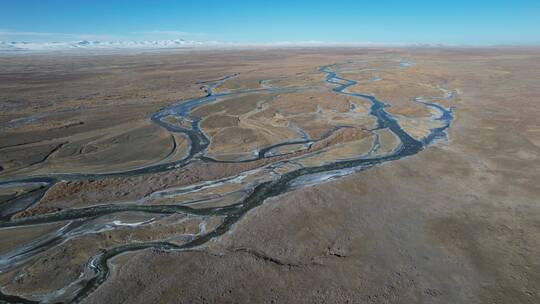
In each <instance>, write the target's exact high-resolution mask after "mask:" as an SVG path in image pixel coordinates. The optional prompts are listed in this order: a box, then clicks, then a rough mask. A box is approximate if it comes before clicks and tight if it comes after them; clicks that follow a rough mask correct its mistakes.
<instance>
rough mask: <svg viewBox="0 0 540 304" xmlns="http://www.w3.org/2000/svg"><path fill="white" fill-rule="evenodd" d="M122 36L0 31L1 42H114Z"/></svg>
mask: <svg viewBox="0 0 540 304" xmlns="http://www.w3.org/2000/svg"><path fill="white" fill-rule="evenodd" d="M119 38H120V36H116V35H104V34H77V33H56V32H30V31H13V30H9V29H0V40H2V39H10V40H12V39H15V40H21V39H24V40H26V39H29V40H45V39H46V40H48V41H51V40H112V39H119Z"/></svg>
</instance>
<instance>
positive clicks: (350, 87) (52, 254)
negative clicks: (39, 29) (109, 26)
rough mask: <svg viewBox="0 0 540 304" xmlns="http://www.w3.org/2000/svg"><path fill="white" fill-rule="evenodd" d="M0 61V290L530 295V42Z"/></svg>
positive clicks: (164, 299) (12, 294) (534, 269)
mask: <svg viewBox="0 0 540 304" xmlns="http://www.w3.org/2000/svg"><path fill="white" fill-rule="evenodd" d="M0 66H2V69H1V70H0V92H1V94H0V109H1V114H0V235H1V239H2V241H1V244H0V302H6V303H156V302H160V303H290V302H295V303H329V302H336V303H419V302H420V303H510V302H512V303H538V302H539V301H540V276H539V273H540V260H539V259H538V256H540V237H539V235H540V205H539V204H538V197H539V196H540V188H539V187H540V186H539V185H540V124H539V121H538V115H539V114H540V113H539V112H540V110H539V109H540V107H538V105H537V103H538V101H539V98H540V86H539V85H538V84H539V83H540V73H539V72H538V71H539V69H538V68H540V50H539V49H537V48H354V47H342V48H331V47H329V48H322V47H321V48H315V47H312V48H283V49H279V48H275V49H273V48H270V49H239V50H191V49H187V50H163V51H141V52H126V53H115V52H110V53H108V52H102V53H96V54H84V55H83V54H78V53H66V54H64V55H62V56H60V55H55V54H47V53H35V54H30V55H20V54H9V53H6V54H0ZM517 104H519V107H517V106H516V105H517Z"/></svg>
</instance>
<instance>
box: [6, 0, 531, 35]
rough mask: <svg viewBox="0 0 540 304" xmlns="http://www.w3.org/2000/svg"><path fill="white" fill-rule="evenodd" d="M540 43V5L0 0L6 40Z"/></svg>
mask: <svg viewBox="0 0 540 304" xmlns="http://www.w3.org/2000/svg"><path fill="white" fill-rule="evenodd" d="M179 38H183V39H187V40H197V41H220V42H236V43H280V42H306V41H318V42H334V43H360V44H362V43H365V44H370V43H371V44H447V45H500V44H526V45H530V44H540V0H506V1H502V0H453V1H439V0H431V1H424V0H407V1H384V0H380V1H377V0H370V1H360V0H353V1H347V0H344V1H331V0H326V1H317V0H312V1H303V0H296V1H294V0H288V1H282V0H273V1H263V0H245V1H244V0H236V1H235V0H228V1H205V0H185V1H149V0H148V1H141V0H129V1H128V0H93V1H85V0H46V1H44V0H0V41H30V42H52V41H78V40H104V41H117V40H120V41H128V40H137V41H142V40H165V39H179Z"/></svg>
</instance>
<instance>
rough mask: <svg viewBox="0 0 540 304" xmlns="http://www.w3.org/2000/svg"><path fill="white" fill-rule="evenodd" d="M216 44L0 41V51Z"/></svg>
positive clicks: (176, 40)
mask: <svg viewBox="0 0 540 304" xmlns="http://www.w3.org/2000/svg"><path fill="white" fill-rule="evenodd" d="M217 45H220V43H218V42H200V41H192V40H184V39H175V40H155V41H88V40H83V41H75V42H42V43H39V42H24V41H23V42H5V41H0V51H55V50H58V51H63V50H105V49H111V50H114V49H161V48H182V47H195V46H217Z"/></svg>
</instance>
